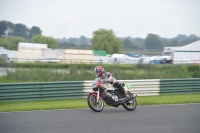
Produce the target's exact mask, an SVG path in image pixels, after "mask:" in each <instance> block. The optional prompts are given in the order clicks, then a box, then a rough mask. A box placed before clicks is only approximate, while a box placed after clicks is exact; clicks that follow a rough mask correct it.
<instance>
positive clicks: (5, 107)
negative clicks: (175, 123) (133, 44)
mask: <svg viewBox="0 0 200 133" xmlns="http://www.w3.org/2000/svg"><path fill="white" fill-rule="evenodd" d="M137 102H138V105H139V106H140V105H160V104H187V103H200V93H197V94H180V95H161V96H143V97H137ZM74 108H89V107H88V105H87V99H85V98H84V99H71V100H55V101H35V102H12V103H11V102H0V112H13V111H30V110H53V109H74Z"/></svg>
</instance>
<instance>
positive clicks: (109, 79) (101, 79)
mask: <svg viewBox="0 0 200 133" xmlns="http://www.w3.org/2000/svg"><path fill="white" fill-rule="evenodd" d="M94 82H95V84H94V86H92V89H97V88H99V87H100V86H101V84H105V83H114V82H116V79H115V78H114V77H113V76H112V74H111V73H110V72H104V73H103V74H102V75H101V76H98V77H97V78H96V79H95V80H94Z"/></svg>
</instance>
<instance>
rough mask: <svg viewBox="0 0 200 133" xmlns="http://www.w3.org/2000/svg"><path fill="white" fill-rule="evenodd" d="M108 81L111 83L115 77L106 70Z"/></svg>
mask: <svg viewBox="0 0 200 133" xmlns="http://www.w3.org/2000/svg"><path fill="white" fill-rule="evenodd" d="M107 77H108V82H109V83H113V82H114V81H116V79H115V78H114V77H113V76H112V73H110V72H107Z"/></svg>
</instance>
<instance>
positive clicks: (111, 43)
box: [91, 29, 122, 54]
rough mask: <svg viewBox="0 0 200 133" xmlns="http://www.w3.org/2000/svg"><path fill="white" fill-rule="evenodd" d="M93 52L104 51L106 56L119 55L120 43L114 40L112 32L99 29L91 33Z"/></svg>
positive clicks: (118, 40)
mask: <svg viewBox="0 0 200 133" xmlns="http://www.w3.org/2000/svg"><path fill="white" fill-rule="evenodd" d="M91 43H92V49H93V50H105V51H107V53H108V54H113V53H119V51H120V50H121V48H122V42H121V41H120V39H118V38H116V37H115V35H114V33H113V31H112V30H106V29H99V30H96V31H94V32H93V38H92V39H91Z"/></svg>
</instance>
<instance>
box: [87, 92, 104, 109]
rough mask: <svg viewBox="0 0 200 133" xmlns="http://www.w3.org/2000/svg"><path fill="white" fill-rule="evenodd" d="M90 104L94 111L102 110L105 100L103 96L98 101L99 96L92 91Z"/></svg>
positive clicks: (89, 96)
mask: <svg viewBox="0 0 200 133" xmlns="http://www.w3.org/2000/svg"><path fill="white" fill-rule="evenodd" d="M87 102H88V106H89V107H90V108H91V109H92V110H93V111H94V112H101V111H102V110H103V108H104V102H103V100H102V99H101V98H99V101H98V102H97V97H96V96H95V95H92V94H91V93H90V94H89V95H88V99H87Z"/></svg>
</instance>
